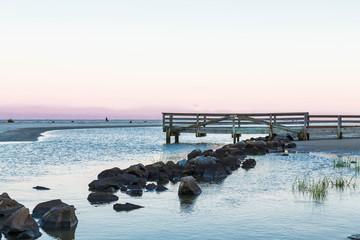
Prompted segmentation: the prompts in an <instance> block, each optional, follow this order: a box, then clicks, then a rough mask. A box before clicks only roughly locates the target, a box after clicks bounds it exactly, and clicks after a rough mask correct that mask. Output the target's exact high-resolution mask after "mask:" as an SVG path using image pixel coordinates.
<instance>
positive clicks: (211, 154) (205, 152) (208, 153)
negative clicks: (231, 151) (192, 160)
mask: <svg viewBox="0 0 360 240" xmlns="http://www.w3.org/2000/svg"><path fill="white" fill-rule="evenodd" d="M201 155H202V156H204V157H208V156H210V157H214V155H215V152H214V151H213V150H212V149H209V150H205V151H203V152H202V154H201Z"/></svg>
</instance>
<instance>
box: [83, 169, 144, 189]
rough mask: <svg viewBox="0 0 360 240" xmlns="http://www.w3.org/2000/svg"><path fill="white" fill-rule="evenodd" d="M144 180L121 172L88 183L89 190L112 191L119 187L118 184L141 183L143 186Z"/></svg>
mask: <svg viewBox="0 0 360 240" xmlns="http://www.w3.org/2000/svg"><path fill="white" fill-rule="evenodd" d="M144 183H146V180H145V179H144V178H139V177H137V176H135V175H133V174H128V173H122V174H119V175H117V176H114V177H107V178H102V179H98V180H94V181H92V182H91V183H89V190H90V191H102V192H113V191H114V190H117V189H119V188H120V187H119V186H120V185H121V184H122V185H136V184H143V185H144V186H145V184H144Z"/></svg>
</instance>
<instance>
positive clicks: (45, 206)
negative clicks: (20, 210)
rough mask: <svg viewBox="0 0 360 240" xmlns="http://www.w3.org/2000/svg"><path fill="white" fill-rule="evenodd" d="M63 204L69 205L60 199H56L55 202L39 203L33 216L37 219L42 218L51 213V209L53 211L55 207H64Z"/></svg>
mask: <svg viewBox="0 0 360 240" xmlns="http://www.w3.org/2000/svg"><path fill="white" fill-rule="evenodd" d="M63 204H65V205H67V204H66V203H64V202H63V201H61V200H60V199H54V200H50V201H46V202H42V203H39V204H38V205H36V206H35V208H34V209H33V211H32V216H33V217H35V218H41V217H42V216H43V215H44V214H45V213H47V212H48V211H50V209H52V208H53V207H57V206H60V205H63Z"/></svg>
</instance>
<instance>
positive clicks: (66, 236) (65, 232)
mask: <svg viewBox="0 0 360 240" xmlns="http://www.w3.org/2000/svg"><path fill="white" fill-rule="evenodd" d="M76 227H77V224H76V225H75V226H74V227H72V228H71V229H61V230H56V229H46V230H45V229H42V230H43V231H44V232H45V233H46V234H47V235H49V236H51V237H53V238H55V239H61V240H73V239H75V231H76Z"/></svg>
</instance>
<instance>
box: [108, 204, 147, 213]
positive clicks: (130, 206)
mask: <svg viewBox="0 0 360 240" xmlns="http://www.w3.org/2000/svg"><path fill="white" fill-rule="evenodd" d="M113 208H114V210H115V211H117V212H120V211H127V212H128V211H131V210H135V209H139V208H143V206H140V205H136V204H132V203H128V202H127V203H125V204H121V203H116V204H115V205H114V206H113Z"/></svg>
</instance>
